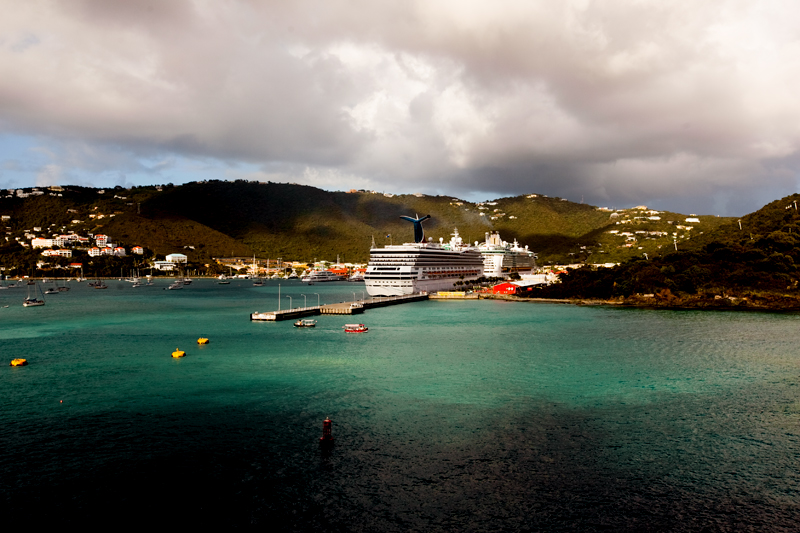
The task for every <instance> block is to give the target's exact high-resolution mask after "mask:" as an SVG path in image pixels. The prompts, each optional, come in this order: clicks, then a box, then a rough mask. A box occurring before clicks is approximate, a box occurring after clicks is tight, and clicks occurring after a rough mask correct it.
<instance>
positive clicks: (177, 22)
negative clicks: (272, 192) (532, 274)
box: [0, 0, 800, 209]
mask: <svg viewBox="0 0 800 533" xmlns="http://www.w3.org/2000/svg"><path fill="white" fill-rule="evenodd" d="M3 4H6V5H3ZM0 7H4V8H5V9H3V13H4V16H3V17H2V18H0V134H2V133H5V134H7V135H11V134H13V135H32V136H36V137H37V139H42V146H45V145H46V146H47V147H48V149H50V150H51V151H55V152H57V153H58V155H57V157H56V158H51V160H50V161H49V163H48V164H52V165H55V166H59V167H60V168H61V173H60V174H59V175H60V176H61V177H62V178H63V177H64V176H70V175H73V176H74V175H75V172H77V171H80V172H82V173H85V175H90V174H91V173H92V172H94V173H97V174H98V175H108V174H109V173H111V174H114V175H127V176H131V175H132V174H133V173H138V174H140V175H147V174H148V172H158V171H159V170H160V169H163V170H165V171H166V170H168V169H169V168H170V167H169V166H167V167H161V166H158V165H155V166H154V162H155V161H159V160H161V161H169V160H176V159H181V158H188V159H193V158H194V159H197V160H198V161H224V162H227V163H229V164H231V165H234V168H235V167H236V165H245V166H247V168H250V166H254V167H255V168H262V169H273V170H264V171H263V172H261V173H263V174H264V175H265V176H273V174H272V172H273V171H274V169H280V170H279V171H276V172H277V174H275V175H274V176H282V177H285V180H286V181H297V182H301V181H302V182H306V183H313V184H315V185H318V186H322V187H325V188H350V187H349V186H346V185H345V184H346V183H352V184H354V185H352V186H355V187H359V188H361V185H364V186H368V187H370V188H376V189H385V190H398V189H402V190H398V192H410V191H412V190H417V189H423V190H424V191H425V192H434V191H441V192H448V193H450V194H454V195H459V194H461V195H466V194H481V193H486V194H489V193H499V194H518V193H523V192H542V193H545V194H551V195H558V196H568V193H570V192H573V191H577V190H581V191H588V192H585V194H586V195H587V197H586V201H589V202H592V201H595V202H601V201H602V202H606V203H607V201H608V200H614V199H615V198H620V197H621V198H625V201H630V202H632V203H643V202H645V201H647V199H648V198H656V199H660V198H668V200H665V201H669V202H672V205H680V203H681V202H689V201H696V199H697V197H698V195H701V196H703V197H705V198H707V200H708V203H709V205H711V204H713V203H714V201H715V200H714V197H715V195H717V196H720V197H722V196H725V197H731V196H735V195H736V193H735V192H733V193H732V192H731V191H739V193H740V194H741V195H743V196H752V195H751V194H749V192H748V191H752V190H753V189H754V187H756V185H755V183H756V182H761V184H762V186H763V185H764V184H767V185H768V187H767V189H769V190H770V191H774V192H775V194H785V193H787V192H790V191H792V190H793V189H794V188H796V182H795V181H796V179H795V176H796V175H797V173H798V170H800V167H798V163H797V160H796V159H797V158H795V157H794V154H796V153H798V149H799V148H800V146H799V145H800V128H798V126H797V124H800V102H799V101H798V99H797V98H796V97H795V95H794V87H797V86H798V85H799V84H800V68H799V67H800V35H799V34H798V33H797V31H796V27H795V26H796V24H795V21H796V20H797V17H798V15H800V5H798V4H795V3H793V2H788V1H784V2H781V1H777V2H769V3H764V2H761V3H751V2H741V1H738V0H718V1H711V2H702V3H699V2H696V1H692V0H677V1H675V2H669V3H663V2H650V1H637V0H629V1H620V2H613V3H599V2H591V1H588V0H586V1H564V2H546V1H541V2H539V1H533V2H531V1H527V0H526V1H509V2H504V3H503V4H502V7H499V6H498V5H496V4H490V3H486V2H477V1H469V0H451V1H442V2H428V1H423V0H417V1H411V2H401V3H389V2H374V1H366V0H361V1H356V2H347V3H343V2H338V1H331V2H325V3H319V2H312V1H310V0H298V1H297V2H291V3H278V2H268V1H252V2H245V1H231V2H226V3H219V2H205V1H196V2H195V1H189V0H172V1H170V2H156V3H153V2H150V1H145V0H128V1H126V2H108V1H104V0H80V1H78V0H76V1H74V2H50V1H47V0H28V1H26V2H22V3H20V2H14V3H13V4H12V3H11V0H0ZM67 145H69V147H70V148H69V149H66V148H64V147H65V146H67ZM39 157H41V156H39ZM776 161H777V162H779V163H776ZM215 164H216V163H215ZM22 166H25V162H24V161H23V162H22ZM39 166H41V165H39ZM776 166H777V167H780V171H779V172H778V171H776V170H775V168H776ZM50 172H51V171H46V170H43V171H42V175H43V176H45V177H46V178H45V177H43V178H42V179H51V176H54V175H55V174H52V173H50ZM220 172H221V173H222V174H224V173H225V170H220ZM241 172H244V173H248V172H250V170H241V169H240V170H234V171H233V173H234V174H238V173H241ZM261 173H259V175H261ZM274 176H273V177H274ZM686 176H691V178H688V177H686ZM204 177H208V176H207V175H205V176H204ZM220 177H221V176H220ZM37 179H39V178H37ZM273 181H277V179H273ZM611 196H613V197H611ZM718 203H719V202H718V201H717V205H718ZM667 207H669V206H667ZM757 207H758V205H751V206H749V208H750V209H755V208H757Z"/></svg>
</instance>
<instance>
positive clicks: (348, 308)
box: [250, 292, 428, 322]
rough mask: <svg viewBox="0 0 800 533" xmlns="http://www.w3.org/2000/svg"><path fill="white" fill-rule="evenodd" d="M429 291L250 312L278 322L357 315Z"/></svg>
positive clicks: (414, 299) (416, 299) (254, 316)
mask: <svg viewBox="0 0 800 533" xmlns="http://www.w3.org/2000/svg"><path fill="white" fill-rule="evenodd" d="M427 299H428V293H427V292H422V293H418V294H408V295H405V296H377V297H375V298H370V299H369V300H355V301H352V302H339V303H335V304H328V305H319V306H314V307H297V308H294V309H283V310H280V311H267V312H264V313H261V312H255V313H251V314H250V320H254V321H268V322H277V321H280V320H293V319H297V318H302V317H305V316H314V315H356V314H359V313H363V312H364V311H366V310H367V309H373V308H376V307H386V306H387V305H398V304H404V303H408V302H419V301H421V300H427Z"/></svg>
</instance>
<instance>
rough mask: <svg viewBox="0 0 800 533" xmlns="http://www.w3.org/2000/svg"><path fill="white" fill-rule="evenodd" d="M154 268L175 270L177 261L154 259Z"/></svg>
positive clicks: (167, 270)
mask: <svg viewBox="0 0 800 533" xmlns="http://www.w3.org/2000/svg"><path fill="white" fill-rule="evenodd" d="M153 268H156V269H158V270H162V271H165V272H171V271H173V270H175V263H173V262H172V261H153Z"/></svg>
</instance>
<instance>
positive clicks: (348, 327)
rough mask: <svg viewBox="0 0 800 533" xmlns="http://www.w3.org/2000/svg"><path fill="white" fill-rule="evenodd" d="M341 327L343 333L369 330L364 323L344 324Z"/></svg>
mask: <svg viewBox="0 0 800 533" xmlns="http://www.w3.org/2000/svg"><path fill="white" fill-rule="evenodd" d="M343 327H344V332H345V333H366V332H367V331H369V328H368V327H367V326H365V325H364V324H345V325H344V326H343Z"/></svg>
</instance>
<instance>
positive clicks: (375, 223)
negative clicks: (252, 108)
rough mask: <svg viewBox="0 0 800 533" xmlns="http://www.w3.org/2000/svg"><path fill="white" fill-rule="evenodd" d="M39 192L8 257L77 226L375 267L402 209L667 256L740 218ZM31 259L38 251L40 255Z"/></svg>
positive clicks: (444, 234)
mask: <svg viewBox="0 0 800 533" xmlns="http://www.w3.org/2000/svg"><path fill="white" fill-rule="evenodd" d="M26 192H28V193H30V192H31V190H30V189H26ZM41 192H42V193H43V194H39V195H35V196H30V197H28V198H18V197H12V198H8V197H4V198H0V214H2V215H7V216H10V220H9V221H7V222H6V226H7V229H6V237H7V241H6V243H5V245H4V246H0V255H2V257H4V258H5V259H4V261H5V262H8V261H7V260H8V258H9V257H12V256H13V257H17V256H18V255H20V254H22V255H24V254H25V252H26V251H25V250H23V249H22V248H21V247H20V246H19V245H17V244H16V242H15V240H16V239H17V238H19V239H20V240H21V241H23V242H24V241H25V234H26V233H27V234H31V233H35V234H36V235H37V236H43V237H48V236H51V235H53V234H60V233H66V232H69V231H73V232H75V233H78V234H81V235H86V234H88V233H93V234H98V233H103V234H106V235H109V236H110V237H111V239H112V240H113V242H115V243H117V244H120V245H122V246H125V247H132V246H135V245H139V246H143V247H144V248H146V249H147V250H148V251H149V252H150V253H151V254H155V255H157V256H163V255H166V254H168V253H172V252H177V251H180V252H182V253H185V254H186V255H188V256H189V260H190V261H191V262H193V263H197V264H206V263H211V262H212V261H213V258H214V257H230V256H250V255H256V256H258V257H259V258H263V259H267V258H272V259H276V258H278V257H281V258H283V259H284V260H301V261H311V260H313V259H315V258H317V259H326V260H334V259H336V257H337V256H338V257H339V258H340V259H341V260H343V261H350V262H365V261H366V260H367V258H368V256H369V246H370V243H371V242H372V239H373V238H374V239H375V242H376V244H377V245H379V246H381V245H384V244H388V243H390V242H394V243H399V242H407V241H409V240H411V239H412V235H413V228H412V226H411V224H409V223H407V222H405V221H403V220H400V218H399V217H400V216H402V215H415V214H418V215H428V214H429V215H431V217H432V218H431V220H428V221H427V222H426V223H425V230H426V236H428V237H432V238H433V239H435V240H438V239H439V238H443V239H445V240H448V239H449V237H450V234H451V233H452V232H453V230H454V228H458V230H459V232H460V234H461V236H462V237H463V238H464V239H465V240H467V241H469V242H474V241H483V240H484V235H485V234H486V233H487V232H490V231H499V232H500V235H501V237H502V238H503V239H504V240H507V241H512V240H514V239H517V240H518V241H519V243H520V244H521V245H523V246H524V245H528V246H529V248H530V249H531V250H533V251H535V252H537V254H538V256H539V262H540V264H546V263H548V262H549V263H564V262H570V263H571V262H580V261H586V262H595V263H604V262H617V261H622V260H625V259H627V258H630V257H634V256H641V255H642V254H644V253H648V254H650V255H657V254H660V253H662V252H663V251H664V250H666V249H668V248H670V247H673V246H674V245H673V239H676V240H677V241H678V242H680V243H683V242H688V241H689V240H690V239H694V238H696V237H697V236H699V235H701V234H703V233H708V232H709V231H711V230H714V229H716V228H718V227H720V225H724V224H725V223H726V222H727V223H728V224H729V225H730V224H731V223H733V222H734V220H733V219H720V218H715V217H700V221H701V222H700V224H694V225H693V226H694V227H693V228H692V229H691V231H690V230H686V229H679V228H678V226H679V225H683V222H682V221H683V220H684V219H685V218H686V216H684V215H679V214H676V213H661V214H659V216H660V217H661V220H658V221H655V220H647V219H646V217H644V216H643V213H644V212H642V211H640V210H626V211H619V212H616V213H612V212H610V211H607V210H601V209H598V208H597V207H594V206H590V205H585V204H577V203H574V202H568V201H566V200H562V199H560V198H548V197H545V196H541V195H527V196H516V197H508V198H500V199H497V200H494V201H492V202H485V203H482V204H474V203H470V202H466V201H463V200H459V199H456V198H451V197H444V196H414V195H395V196H392V195H384V194H375V193H372V192H367V191H361V192H353V193H344V192H328V191H323V190H321V189H317V188H314V187H309V186H303V185H292V184H281V183H258V182H246V181H236V182H227V181H209V182H195V183H188V184H185V185H180V186H171V185H167V186H163V187H155V186H152V187H133V188H130V189H123V188H121V187H116V188H114V189H107V190H99V189H92V188H86V187H77V186H65V187H63V188H62V190H56V191H53V190H48V189H43V190H42V191H41ZM651 216H652V215H651ZM34 228H40V229H39V230H38V231H34ZM624 232H630V233H632V234H634V232H638V233H635V238H634V239H635V240H631V239H630V237H621V236H620V233H624ZM648 232H649V233H648ZM653 232H660V234H659V235H654V234H650V233H653ZM28 255H31V257H32V256H33V255H32V252H31V251H30V250H28ZM34 255H35V254H34Z"/></svg>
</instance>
